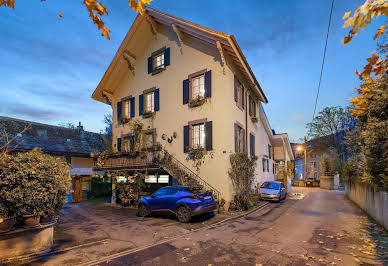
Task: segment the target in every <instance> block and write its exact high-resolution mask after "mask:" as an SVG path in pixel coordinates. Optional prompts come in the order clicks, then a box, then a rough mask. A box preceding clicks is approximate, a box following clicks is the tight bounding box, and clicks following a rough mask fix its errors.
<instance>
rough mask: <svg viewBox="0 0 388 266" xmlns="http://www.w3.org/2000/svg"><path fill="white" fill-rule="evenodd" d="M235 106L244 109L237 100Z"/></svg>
mask: <svg viewBox="0 0 388 266" xmlns="http://www.w3.org/2000/svg"><path fill="white" fill-rule="evenodd" d="M236 106H237V107H238V109H240V110H241V111H244V107H243V106H242V105H241V104H239V103H238V102H236Z"/></svg>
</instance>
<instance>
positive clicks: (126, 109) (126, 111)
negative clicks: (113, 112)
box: [123, 99, 131, 118]
mask: <svg viewBox="0 0 388 266" xmlns="http://www.w3.org/2000/svg"><path fill="white" fill-rule="evenodd" d="M123 104H124V105H123V117H125V118H129V117H130V116H131V101H130V100H129V99H128V100H125V101H124V102H123Z"/></svg>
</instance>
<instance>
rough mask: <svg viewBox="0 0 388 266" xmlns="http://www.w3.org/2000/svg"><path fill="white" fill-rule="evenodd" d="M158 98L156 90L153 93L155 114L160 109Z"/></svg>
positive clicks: (157, 90)
mask: <svg viewBox="0 0 388 266" xmlns="http://www.w3.org/2000/svg"><path fill="white" fill-rule="evenodd" d="M159 98H160V97H159V89H156V90H155V91H154V110H155V112H156V111H159V109H160V105H159Z"/></svg>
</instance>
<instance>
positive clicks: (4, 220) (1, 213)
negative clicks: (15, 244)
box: [0, 203, 16, 233]
mask: <svg viewBox="0 0 388 266" xmlns="http://www.w3.org/2000/svg"><path fill="white" fill-rule="evenodd" d="M15 223H16V218H15V217H10V215H9V210H8V208H7V207H6V206H5V205H4V204H3V203H0V233H4V232H8V231H10V230H11V229H12V227H13V226H14V225H15Z"/></svg>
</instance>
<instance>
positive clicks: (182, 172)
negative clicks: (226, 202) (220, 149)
mask: <svg viewBox="0 0 388 266" xmlns="http://www.w3.org/2000/svg"><path fill="white" fill-rule="evenodd" d="M155 158H158V164H159V165H160V166H161V167H162V168H163V169H164V170H166V171H167V172H168V173H170V174H171V175H172V176H174V178H175V179H177V181H178V182H179V183H181V184H182V185H187V186H198V185H199V186H201V187H202V188H203V189H204V190H206V191H211V192H212V194H213V197H214V199H215V200H216V201H217V202H218V203H219V204H220V203H221V200H222V199H221V193H220V192H219V191H218V190H217V189H216V188H214V187H213V186H212V185H210V184H209V183H208V182H206V181H205V180H204V179H202V178H201V177H200V176H199V175H198V174H197V173H195V172H194V171H192V170H191V169H190V168H188V167H187V166H186V165H184V164H183V163H181V162H180V161H179V160H178V159H176V158H175V157H174V156H172V155H171V154H170V153H168V152H167V151H166V150H163V151H160V155H159V156H156V157H155Z"/></svg>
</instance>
